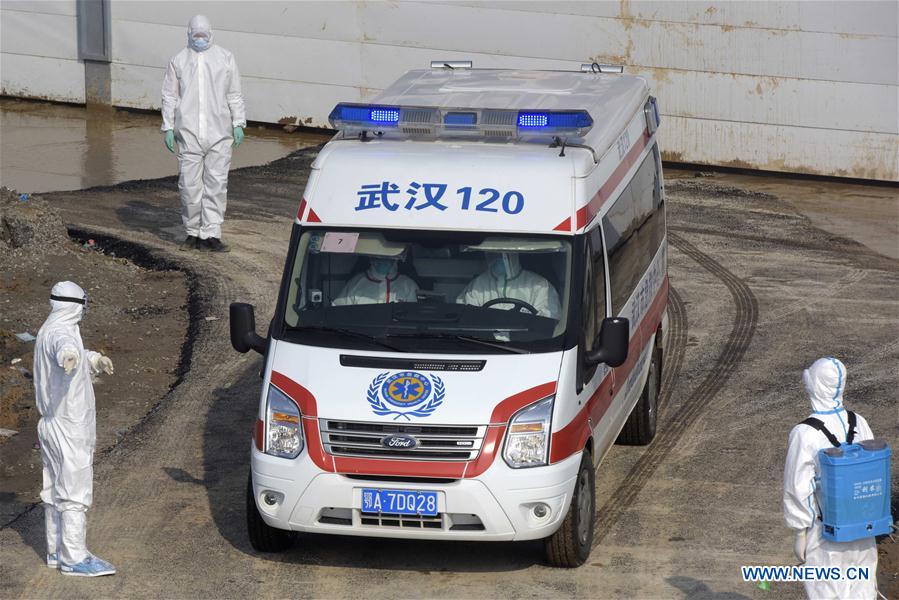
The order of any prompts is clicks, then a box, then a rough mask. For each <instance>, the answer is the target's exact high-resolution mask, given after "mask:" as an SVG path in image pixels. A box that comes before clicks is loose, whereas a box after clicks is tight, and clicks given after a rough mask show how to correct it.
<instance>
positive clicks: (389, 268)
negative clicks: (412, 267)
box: [332, 256, 418, 306]
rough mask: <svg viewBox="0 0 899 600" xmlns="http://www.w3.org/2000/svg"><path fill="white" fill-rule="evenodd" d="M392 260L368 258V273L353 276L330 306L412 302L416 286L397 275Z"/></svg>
mask: <svg viewBox="0 0 899 600" xmlns="http://www.w3.org/2000/svg"><path fill="white" fill-rule="evenodd" d="M398 268H399V264H398V261H397V259H395V258H385V257H375V256H373V257H371V258H369V259H368V269H366V270H365V271H364V272H362V273H358V274H356V275H354V276H353V277H352V278H351V279H350V280H349V281H348V282H347V283H346V285H345V286H344V287H343V289H342V290H341V291H340V293H339V294H338V295H337V297H336V298H335V299H334V302H333V303H332V304H333V305H334V306H346V305H350V304H386V303H390V302H416V301H417V295H418V284H416V283H415V282H414V281H412V279H411V278H409V277H406V276H405V275H401V274H400V273H399V272H398Z"/></svg>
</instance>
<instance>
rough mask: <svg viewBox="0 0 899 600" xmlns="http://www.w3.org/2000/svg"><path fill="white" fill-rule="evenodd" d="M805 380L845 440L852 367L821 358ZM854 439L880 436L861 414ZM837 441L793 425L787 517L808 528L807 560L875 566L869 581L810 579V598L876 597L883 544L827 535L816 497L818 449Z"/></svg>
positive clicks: (817, 407) (815, 407) (818, 410)
mask: <svg viewBox="0 0 899 600" xmlns="http://www.w3.org/2000/svg"><path fill="white" fill-rule="evenodd" d="M802 382H803V384H804V385H805V390H806V393H807V394H808V397H809V400H810V401H811V404H812V411H813V412H812V414H811V415H810V416H811V417H814V418H816V419H819V420H820V421H821V422H823V423H824V426H825V427H826V428H827V430H828V431H830V433H831V434H833V435H834V436H835V437H836V438H837V439H838V440H840V441H841V442H845V441H846V436H847V434H848V431H847V427H848V421H847V415H846V410H845V409H844V408H843V391H844V390H845V389H846V367H845V366H843V363H841V362H840V361H839V360H837V359H835V358H820V359H818V360H816V361H815V362H814V363H813V364H812V366H810V367H809V368H808V369H806V370H805V371H803V373H802ZM856 417H857V419H858V422H857V424H856V433H855V438H854V439H853V442H854V443H857V442H861V441H863V440H870V439H872V438H873V437H874V435H873V434H872V433H871V428H870V427H869V426H868V422H867V421H865V419H864V418H863V417H862V416H861V415H856ZM831 447H832V445H831V443H830V442H829V441H827V438H826V437H825V436H824V434H823V433H821V432H820V431H817V430H816V429H813V428H812V427H809V426H808V425H803V424H799V425H796V426H795V427H794V428H793V430H792V431H790V438H789V446H788V448H787V460H786V464H785V465H784V495H783V501H784V519H785V520H786V522H787V526H788V527H789V528H790V529H793V530H795V532H796V533H799V534H801V532H803V531H806V530H807V531H806V540H805V564H806V565H808V566H821V567H841V568H842V569H843V572H844V573H845V569H846V567H849V566H855V567H870V573H871V579H870V580H869V581H809V582H805V592H806V594H808V597H809V598H812V599H815V600H817V599H819V598H821V599H823V598H828V599H830V598H841V599H842V598H853V599H861V598H875V597H876V595H877V580H876V576H875V573H876V571H877V547H876V543H875V540H874V538H866V539H862V540H856V541H854V542H831V541H829V540H826V539H824V538H823V537H822V536H821V521H820V519H819V518H818V515H819V512H820V511H819V509H818V505H817V502H816V500H815V495H814V489H815V474H816V473H817V472H818V464H817V456H818V450H821V449H823V448H831Z"/></svg>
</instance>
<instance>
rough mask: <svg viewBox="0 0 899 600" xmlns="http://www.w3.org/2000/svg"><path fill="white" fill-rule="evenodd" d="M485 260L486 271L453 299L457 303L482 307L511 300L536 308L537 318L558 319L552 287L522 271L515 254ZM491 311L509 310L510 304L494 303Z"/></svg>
mask: <svg viewBox="0 0 899 600" xmlns="http://www.w3.org/2000/svg"><path fill="white" fill-rule="evenodd" d="M487 260H488V268H487V270H486V271H484V272H483V273H481V274H480V275H478V276H477V277H475V278H474V279H472V280H471V281H470V282H469V284H468V285H467V286H465V289H464V290H462V293H460V294H459V296H458V297H457V298H456V302H457V303H459V304H472V305H474V306H483V305H484V304H485V303H487V302H489V301H490V300H494V299H496V298H515V299H516V300H523V301H524V302H527V303H528V304H530V305H531V306H533V307H534V308H536V309H537V314H538V315H540V316H541V317H550V318H552V319H558V318H559V317H560V316H561V313H562V306H561V304H560V302H559V293H558V292H557V291H556V288H555V287H553V285H552V284H551V283H550V282H549V281H547V280H546V278H545V277H542V276H541V275H538V274H537V273H534V272H532V271H526V270H524V269H522V268H521V262H520V261H519V259H518V255H517V254H515V253H512V252H504V253H502V254H497V255H493V254H491V255H488V257H487ZM491 308H499V309H511V308H513V305H512V304H494V305H493V306H492V307H491ZM521 310H522V312H526V313H529V312H530V311H528V310H527V309H521Z"/></svg>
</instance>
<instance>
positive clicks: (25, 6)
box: [0, 0, 84, 102]
mask: <svg viewBox="0 0 899 600" xmlns="http://www.w3.org/2000/svg"><path fill="white" fill-rule="evenodd" d="M0 92H2V94H3V95H6V96H22V97H30V98H47V99H50V100H61V101H64V102H84V65H82V64H81V63H79V62H78V32H77V28H76V22H75V0H57V1H54V2H50V1H48V2H13V1H9V0H3V1H2V2H0Z"/></svg>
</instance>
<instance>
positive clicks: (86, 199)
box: [0, 151, 899, 598]
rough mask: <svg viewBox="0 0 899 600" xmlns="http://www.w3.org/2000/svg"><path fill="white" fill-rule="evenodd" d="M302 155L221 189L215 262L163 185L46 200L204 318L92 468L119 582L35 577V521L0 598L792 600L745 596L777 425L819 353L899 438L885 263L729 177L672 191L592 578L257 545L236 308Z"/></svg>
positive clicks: (13, 529)
mask: <svg viewBox="0 0 899 600" xmlns="http://www.w3.org/2000/svg"><path fill="white" fill-rule="evenodd" d="M313 156H314V152H309V151H301V152H299V153H297V154H294V155H291V156H289V157H288V158H286V159H283V160H280V161H276V162H275V163H272V164H271V165H269V166H266V167H258V168H250V169H245V170H242V171H238V172H235V173H234V174H233V175H232V179H231V184H230V186H229V187H230V206H229V220H228V222H227V224H226V229H225V237H226V239H227V241H229V242H230V243H231V244H233V246H234V252H232V253H231V254H230V255H208V254H189V255H185V254H183V253H178V252H172V240H173V239H174V236H175V235H176V233H177V230H178V227H177V226H176V224H177V223H178V211H177V191H176V186H175V182H174V180H173V179H163V180H158V181H154V182H140V183H134V184H122V185H120V186H117V187H113V188H104V189H93V190H90V191H87V192H72V193H65V194H54V195H53V196H52V200H53V201H54V202H55V203H57V204H58V205H59V206H60V208H61V210H62V211H63V213H64V215H65V216H66V218H67V219H68V220H70V221H71V222H73V223H76V224H78V226H79V227H80V228H83V229H84V228H90V229H92V230H94V231H95V232H100V233H105V234H109V235H114V236H117V237H121V238H125V239H127V240H130V241H132V242H134V243H136V244H140V245H142V246H144V247H146V248H149V249H150V250H151V251H152V252H156V253H158V254H160V255H165V256H167V257H169V258H170V259H171V260H174V261H177V262H178V263H179V264H180V265H181V267H182V268H183V269H185V270H187V271H188V272H189V274H190V276H191V280H192V282H193V285H194V286H195V290H194V292H195V298H196V310H197V313H198V314H197V317H198V318H195V324H194V329H193V331H192V332H191V336H192V337H191V339H192V341H193V342H192V343H193V347H192V352H191V353H190V354H189V360H190V368H189V371H188V373H187V375H186V376H185V378H184V380H183V382H182V383H181V384H180V385H179V386H178V387H176V388H175V389H174V390H173V391H172V392H171V393H169V394H168V395H167V396H165V397H164V398H162V399H160V403H159V406H158V409H157V410H155V411H154V412H152V413H151V414H150V415H149V417H148V418H147V419H145V420H144V421H143V422H141V423H140V424H139V425H138V426H137V427H136V428H135V429H134V430H132V432H131V433H130V434H129V435H127V436H126V437H125V438H124V440H122V441H121V442H120V443H119V444H118V445H116V446H115V447H114V448H113V449H112V450H110V451H109V452H107V453H106V454H104V455H103V456H102V457H101V458H100V460H99V462H98V465H97V469H96V484H95V508H94V509H93V510H92V511H91V513H90V529H89V545H90V547H91V549H92V550H93V551H94V552H96V553H97V554H99V555H100V556H102V557H105V558H108V559H110V560H112V561H113V562H114V563H115V564H116V565H117V566H118V568H119V570H120V572H119V574H118V575H116V576H115V577H110V578H102V579H100V580H83V579H73V578H67V577H62V576H60V575H58V574H57V573H54V572H52V571H50V570H48V569H46V568H43V567H42V566H41V555H42V553H43V547H42V544H43V531H42V529H43V524H42V517H41V512H40V511H38V510H32V511H30V512H26V513H24V514H22V515H21V516H20V517H19V518H17V519H16V520H14V521H13V522H12V523H11V524H9V525H8V526H6V527H4V528H3V529H2V530H0V581H2V582H4V586H5V588H4V590H3V594H2V595H3V596H18V597H67V598H77V597H83V596H97V595H100V596H116V597H188V596H189V597H209V596H215V597H237V596H243V597H245V596H250V595H252V596H261V597H270V596H317V597H323V596H324V597H356V598H359V597H372V598H380V597H388V596H389V597H393V596H399V597H420V596H428V597H433V596H452V597H493V596H501V597H506V596H526V597H563V596H565V597H570V596H576V597H585V598H598V597H603V598H605V597H628V598H629V597H675V598H677V597H690V598H741V597H750V598H752V597H764V596H766V595H773V596H776V597H798V593H799V590H798V588H796V587H795V586H787V585H785V584H774V585H773V590H772V592H762V591H760V590H757V589H756V588H755V586H754V585H753V584H748V583H743V582H742V581H740V578H739V566H740V565H743V564H789V563H790V561H791V556H790V554H791V551H790V549H791V536H790V534H789V532H788V531H787V530H786V529H785V528H784V527H783V525H782V519H781V507H780V496H781V473H782V464H783V457H784V454H785V446H786V435H787V432H788V431H789V429H790V427H791V426H792V425H793V424H794V423H796V422H798V421H799V420H801V419H802V418H804V416H805V415H806V414H807V405H806V401H805V400H804V398H803V395H802V391H801V384H800V382H799V374H800V371H801V369H802V368H803V367H804V366H806V365H807V364H808V363H810V362H811V361H812V360H813V359H814V358H816V357H818V356H820V355H823V354H834V355H836V356H839V357H841V358H842V359H843V360H844V361H845V362H846V364H847V366H848V368H849V373H850V375H849V380H848V391H847V394H846V398H847V402H848V403H849V404H850V406H851V407H852V408H854V409H857V410H858V411H859V412H862V413H863V414H864V415H865V416H866V417H868V419H869V421H870V422H871V423H872V425H873V427H874V429H875V432H877V433H878V434H880V435H882V436H884V437H886V438H887V439H888V441H889V442H890V443H891V444H892V445H894V446H896V445H897V443H899V418H897V411H896V399H897V398H896V396H897V393H896V389H897V385H899V375H897V370H896V368H895V367H896V364H897V359H899V319H897V316H899V293H897V290H899V263H897V261H896V260H893V259H890V258H886V257H884V256H882V255H880V254H877V253H875V252H874V251H872V250H869V249H868V248H867V247H865V246H862V245H860V244H858V243H856V242H853V241H849V240H847V239H845V238H841V237H837V236H836V235H834V234H831V233H828V232H825V231H823V230H821V229H817V228H816V227H814V226H813V225H812V224H811V222H810V221H809V219H808V218H807V217H805V216H802V215H800V214H798V213H797V212H796V211H795V209H794V208H793V207H792V206H791V205H790V204H789V203H788V202H785V201H782V200H779V199H777V198H775V197H773V196H768V195H763V194H758V193H755V192H747V191H746V190H745V189H739V188H728V187H726V186H723V185H722V184H723V183H726V181H725V180H723V179H721V178H715V179H714V180H713V181H706V180H702V181H693V180H690V181H679V182H675V183H673V184H672V185H671V186H670V193H669V224H670V232H671V235H670V241H671V252H670V275H671V283H672V293H671V302H670V308H669V310H670V315H671V320H672V332H671V340H670V343H669V348H668V354H667V356H666V367H667V369H668V370H667V373H666V375H665V380H664V384H665V391H664V398H665V405H664V407H663V410H662V414H661V422H660V427H659V433H658V436H657V438H656V440H655V441H654V442H653V444H652V445H650V446H649V447H647V448H625V447H615V448H614V449H613V450H612V451H611V452H610V454H609V456H608V457H607V459H606V461H605V463H604V465H603V467H602V469H601V473H600V476H599V477H598V478H597V490H598V501H597V506H598V507H599V509H598V513H597V521H598V531H599V538H598V540H597V542H598V543H597V546H596V548H595V549H594V551H593V555H592V556H591V559H590V561H589V563H588V564H587V565H585V566H584V567H582V568H580V569H577V570H565V571H562V570H555V569H552V568H549V567H546V566H544V565H543V563H542V559H541V556H542V554H541V550H542V549H541V546H540V544H539V543H526V544H469V543H452V544H451V543H434V542H407V541H392V540H375V539H371V540H369V539H360V538H340V537H317V536H305V537H302V538H301V539H300V541H299V543H298V544H297V546H296V547H295V548H294V549H292V550H291V551H289V552H287V553H285V554H283V555H276V556H260V555H257V554H256V553H254V552H253V551H252V549H251V548H250V547H249V544H248V542H247V539H246V537H245V534H244V525H243V522H244V508H243V495H244V485H245V481H246V474H247V468H248V445H249V443H250V431H251V426H252V422H253V415H254V413H255V410H256V398H257V393H258V385H259V380H258V377H257V375H258V371H259V359H258V358H256V357H254V356H251V355H247V356H242V355H238V354H236V353H234V352H233V351H232V350H231V349H230V345H229V343H228V331H227V330H228V321H227V318H226V315H227V306H228V304H229V303H230V302H232V301H235V300H241V301H249V302H253V303H255V304H256V306H257V315H258V321H259V322H261V323H264V322H265V320H266V319H267V316H268V315H270V314H271V312H272V309H273V301H274V297H275V293H276V287H277V284H278V279H279V276H280V270H281V268H282V266H283V255H284V249H285V247H286V240H287V237H288V234H289V230H290V224H291V220H292V215H293V214H294V213H295V210H296V206H297V204H298V200H299V194H300V191H301V190H302V186H303V184H304V181H305V177H306V172H307V169H308V165H309V163H310V161H311V159H312V157H313ZM878 193H879V194H880V193H882V192H878ZM890 210H892V211H893V212H892V214H893V215H894V216H895V209H893V208H891V209H890ZM885 218H889V214H888V215H887V216H886V217H885ZM205 316H217V317H219V318H218V320H215V321H206V320H205V319H203V317H205ZM894 495H895V492H894ZM886 543H887V544H889V540H887V542H886ZM894 564H895V563H894Z"/></svg>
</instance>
